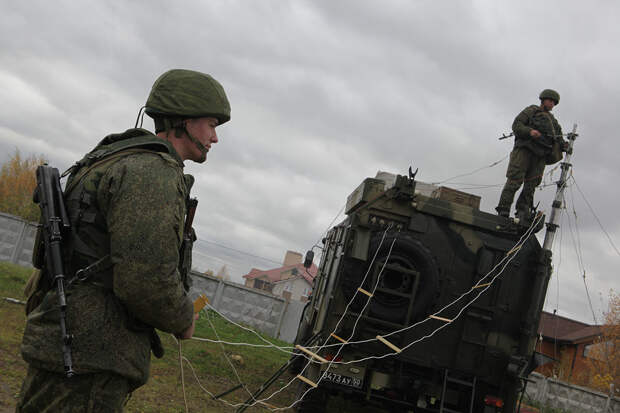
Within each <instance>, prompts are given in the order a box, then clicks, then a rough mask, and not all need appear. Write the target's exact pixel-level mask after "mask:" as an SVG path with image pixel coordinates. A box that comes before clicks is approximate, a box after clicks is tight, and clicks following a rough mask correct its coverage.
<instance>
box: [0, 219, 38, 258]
mask: <svg viewBox="0 0 620 413" xmlns="http://www.w3.org/2000/svg"><path fill="white" fill-rule="evenodd" d="M36 232H37V226H36V225H35V224H34V223H32V222H28V221H24V220H23V219H21V218H18V217H15V216H13V215H9V214H5V213H3V212H0V261H8V262H12V263H13V264H19V265H23V266H31V265H32V264H31V262H32V261H31V259H32V247H33V246H34V237H35V234H36Z"/></svg>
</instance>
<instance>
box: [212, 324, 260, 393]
mask: <svg viewBox="0 0 620 413" xmlns="http://www.w3.org/2000/svg"><path fill="white" fill-rule="evenodd" d="M206 313H207V321H208V322H209V325H210V326H211V328H212V329H213V333H214V334H215V337H217V339H218V340H219V339H220V335H219V334H218V333H217V330H216V329H215V325H214V324H213V323H212V322H211V317H210V315H209V312H206ZM220 348H221V349H222V354H223V356H224V358H225V359H226V361H227V362H228V365H229V366H230V368H231V369H232V371H233V373H234V374H235V377H237V381H238V382H239V384H241V387H243V390H245V391H246V392H247V393H248V394H249V395H250V397H251V398H252V400H254V396H253V395H252V392H251V391H249V390H248V388H247V387H246V386H245V384H243V381H242V380H241V377H239V372H237V369H236V368H235V366H234V364H233V363H232V362H231V361H230V359H229V358H228V356H227V355H226V349H224V345H223V344H221V343H220Z"/></svg>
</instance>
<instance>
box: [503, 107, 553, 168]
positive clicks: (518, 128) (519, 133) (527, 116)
mask: <svg viewBox="0 0 620 413" xmlns="http://www.w3.org/2000/svg"><path fill="white" fill-rule="evenodd" d="M532 129H536V130H537V131H539V132H540V133H541V134H542V136H541V137H540V138H536V139H534V138H532V137H531V136H530V131H531V130H532ZM512 131H513V132H514V134H515V148H519V147H526V148H527V149H529V150H530V151H532V152H533V153H534V154H536V155H537V156H545V155H547V154H548V153H549V152H551V147H552V145H553V142H554V140H558V141H560V142H561V143H562V142H564V139H563V138H562V137H561V135H562V128H561V127H560V124H559V123H558V121H557V120H556V119H555V117H554V116H553V114H552V113H551V112H545V111H543V110H542V109H541V108H540V106H536V105H530V106H528V107H526V108H525V109H523V110H522V111H521V113H519V114H518V115H517V117H516V118H515V120H514V122H513V123H512Z"/></svg>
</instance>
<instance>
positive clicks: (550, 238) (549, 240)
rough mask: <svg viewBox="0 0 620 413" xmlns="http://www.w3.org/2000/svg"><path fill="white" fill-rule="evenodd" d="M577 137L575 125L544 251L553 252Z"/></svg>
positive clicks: (558, 183) (570, 135) (569, 140)
mask: <svg viewBox="0 0 620 413" xmlns="http://www.w3.org/2000/svg"><path fill="white" fill-rule="evenodd" d="M577 136H578V135H577V124H574V125H573V131H572V132H571V133H569V134H568V135H567V136H566V138H567V139H568V150H567V151H566V156H565V157H564V161H562V163H561V168H562V173H561V174H560V179H559V180H558V182H556V184H557V186H558V189H557V190H556V192H555V198H554V200H553V204H551V206H552V208H551V216H550V217H549V222H547V232H546V233H545V240H544V242H543V249H544V250H547V251H551V247H552V245H553V239H554V237H555V231H556V229H557V228H558V221H559V219H560V208H562V200H563V199H564V189H565V188H566V179H567V178H568V173H569V171H570V169H571V167H572V166H573V165H572V164H571V163H570V158H571V156H572V155H573V144H574V143H575V139H577Z"/></svg>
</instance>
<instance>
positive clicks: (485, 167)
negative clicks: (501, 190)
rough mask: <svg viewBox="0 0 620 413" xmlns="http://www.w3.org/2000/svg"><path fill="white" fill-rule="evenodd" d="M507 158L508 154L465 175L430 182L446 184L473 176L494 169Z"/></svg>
mask: <svg viewBox="0 0 620 413" xmlns="http://www.w3.org/2000/svg"><path fill="white" fill-rule="evenodd" d="M509 156H510V154H508V155H506V156H504V157H503V158H502V159H500V160H498V161H495V162H493V163H491V164H490V165H486V166H482V167H480V168H477V169H474V170H473V171H471V172H467V173H464V174H460V175H455V176H453V177H451V178H448V179H444V180H443V181H438V182H431V185H440V184H443V183H446V182H450V181H451V180H453V179H456V178H462V177H464V176H469V175H473V174H475V173H477V172H480V171H482V170H483V169H487V168H492V167H494V166H496V165H499V164H500V163H502V162H503V161H505V160H506V159H507V158H508V157H509Z"/></svg>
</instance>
